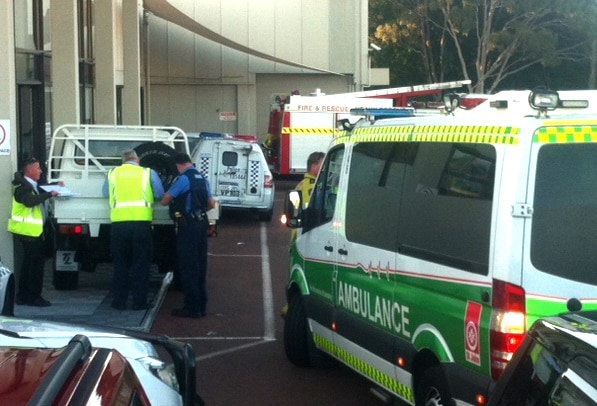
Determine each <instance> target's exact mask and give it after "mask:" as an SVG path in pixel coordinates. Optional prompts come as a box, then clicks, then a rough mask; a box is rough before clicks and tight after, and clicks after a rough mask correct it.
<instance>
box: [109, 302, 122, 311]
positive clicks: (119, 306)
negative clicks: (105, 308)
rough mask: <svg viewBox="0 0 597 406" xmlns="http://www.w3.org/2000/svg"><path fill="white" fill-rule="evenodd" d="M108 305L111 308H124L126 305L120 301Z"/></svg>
mask: <svg viewBox="0 0 597 406" xmlns="http://www.w3.org/2000/svg"><path fill="white" fill-rule="evenodd" d="M110 307H111V308H112V309H116V310H126V305H125V304H124V303H120V302H112V303H111V304H110Z"/></svg>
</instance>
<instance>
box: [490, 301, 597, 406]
mask: <svg viewBox="0 0 597 406" xmlns="http://www.w3.org/2000/svg"><path fill="white" fill-rule="evenodd" d="M511 405H525V406H539V405H541V406H543V405H558V406H560V405H562V406H563V405H571V406H572V405H573V406H589V405H597V311H587V312H579V313H570V314H565V315H561V316H558V317H548V318H545V319H540V320H538V321H536V322H535V324H534V325H533V326H532V327H531V329H530V330H529V331H528V333H527V335H526V338H525V340H524V342H523V344H522V345H521V347H520V348H519V349H518V351H517V352H516V353H515V355H514V357H513V358H512V361H511V362H510V363H509V364H508V366H507V367H506V369H505V371H504V374H503V375H502V377H501V378H500V379H499V380H498V381H497V383H496V385H495V387H494V389H493V390H492V394H491V396H490V398H489V403H488V406H511Z"/></svg>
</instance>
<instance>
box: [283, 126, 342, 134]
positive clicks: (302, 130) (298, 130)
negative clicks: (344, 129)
mask: <svg viewBox="0 0 597 406" xmlns="http://www.w3.org/2000/svg"><path fill="white" fill-rule="evenodd" d="M338 132H339V130H337V129H335V128H330V127H319V128H315V127H283V128H282V134H305V135H309V134H310V135H334V134H337V133H338Z"/></svg>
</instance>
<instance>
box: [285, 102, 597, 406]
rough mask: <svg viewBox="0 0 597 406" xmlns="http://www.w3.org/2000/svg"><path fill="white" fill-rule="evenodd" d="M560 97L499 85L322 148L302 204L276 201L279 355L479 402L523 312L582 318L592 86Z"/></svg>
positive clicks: (593, 219)
mask: <svg viewBox="0 0 597 406" xmlns="http://www.w3.org/2000/svg"><path fill="white" fill-rule="evenodd" d="M575 96H576V97H579V96H582V100H579V99H577V100H561V99H559V97H558V94H557V93H555V92H546V93H542V94H540V93H531V92H528V91H527V92H512V93H509V92H503V93H498V94H496V95H493V96H488V97H489V99H488V100H487V101H486V102H485V103H483V104H482V105H480V106H479V107H481V106H483V107H482V108H480V109H479V110H478V111H479V112H481V113H476V112H475V111H476V109H473V110H470V111H458V112H457V113H456V114H452V115H448V116H446V115H436V116H430V115H427V116H425V117H423V116H421V117H416V114H415V115H413V116H411V115H410V113H409V114H406V115H407V116H406V117H402V118H393V119H380V120H374V119H373V118H372V119H371V120H363V121H362V122H361V124H360V125H357V127H356V128H354V129H353V130H352V132H351V133H350V134H348V135H346V136H344V137H340V138H338V139H336V140H335V143H334V145H333V146H332V147H331V148H330V150H329V151H328V152H327V154H326V158H325V161H324V163H323V166H322V169H321V172H320V174H319V176H318V178H317V181H316V184H315V188H314V189H313V194H312V196H311V198H310V202H309V206H308V207H307V208H306V209H302V205H301V202H300V192H297V191H291V192H289V195H288V198H287V203H286V205H285V218H286V221H287V224H288V225H290V226H291V227H294V228H299V232H298V233H297V235H296V237H295V238H294V239H293V241H292V244H291V251H290V269H289V284H288V286H287V299H288V304H289V307H288V311H287V313H286V320H285V326H284V344H285V349H286V354H287V357H288V358H289V360H290V361H291V362H293V363H294V364H296V365H311V364H313V363H314V362H315V360H316V359H317V355H319V354H321V353H325V354H328V355H330V356H332V357H334V358H336V359H338V360H340V361H341V362H343V363H345V364H346V365H348V366H349V367H351V368H353V369H354V370H355V371H357V372H359V373H361V374H362V375H363V376H365V377H366V378H368V379H370V380H371V381H372V382H374V383H375V384H376V386H377V387H378V388H379V391H380V392H381V393H383V394H384V395H386V396H388V397H394V398H399V399H401V400H402V401H404V402H406V403H408V404H414V405H417V406H419V405H439V404H443V405H447V404H452V403H451V402H452V401H453V400H454V401H456V403H457V404H459V405H465V404H468V405H481V404H483V402H485V401H486V400H487V389H488V387H489V384H490V382H491V381H492V380H493V379H497V378H498V377H499V376H500V374H501V373H502V371H503V370H504V368H505V366H506V364H507V362H508V361H509V359H510V358H511V356H512V353H513V352H514V351H515V350H516V348H517V347H518V345H519V344H520V342H521V341H522V339H523V337H524V333H525V330H526V329H527V328H528V327H529V326H530V325H531V324H532V323H533V322H534V321H535V320H536V319H537V318H539V317H543V316H548V315H554V314H558V313H561V312H565V311H567V310H573V311H574V310H579V309H580V308H582V309H583V310H595V309H597V248H596V247H597V114H596V112H595V107H594V106H595V105H596V103H597V92H594V91H586V92H576V93H575ZM522 106H526V107H525V108H522ZM529 106H530V107H529ZM591 110H592V111H591ZM500 112H507V114H502V113H500ZM529 112H532V114H529ZM586 112H591V114H587V113H586Z"/></svg>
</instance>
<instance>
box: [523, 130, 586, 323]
mask: <svg viewBox="0 0 597 406" xmlns="http://www.w3.org/2000/svg"><path fill="white" fill-rule="evenodd" d="M571 124H572V123H571ZM596 125H597V123H590V125H586V126H578V125H569V126H557V127H554V128H549V127H545V128H539V129H538V130H537V134H536V135H535V137H534V139H535V140H539V139H541V140H545V141H547V142H545V143H540V142H538V141H537V142H535V143H534V144H533V153H532V156H531V165H530V168H531V171H530V176H529V179H530V180H529V186H528V192H527V193H528V196H529V201H528V202H527V203H528V205H529V206H530V207H532V212H531V214H529V215H528V217H527V219H526V220H527V221H525V233H524V234H525V244H524V266H523V275H522V284H523V288H524V289H525V291H526V297H527V313H528V315H527V327H528V326H530V325H531V323H532V322H533V321H534V320H535V319H536V318H538V317H542V316H546V315H554V314H557V313H561V312H565V311H567V310H575V309H576V310H577V308H576V307H573V308H572V309H570V308H567V306H566V305H567V303H570V304H571V305H573V306H579V305H582V309H583V310H590V309H595V308H596V307H597V304H596V303H597V273H596V272H595V269H597V250H595V247H596V246H597V232H596V230H597V182H595V179H597V160H595V156H597V143H593V142H584V140H586V139H595V137H597V131H596V130H595V129H596V127H595V126H596ZM556 133H557V134H558V138H557V142H556V139H555V137H542V134H556ZM560 134H562V135H565V134H570V136H568V137H566V138H564V137H563V136H560ZM576 134H582V135H583V137H582V138H581V137H577V136H576ZM552 139H553V142H552ZM564 139H566V140H567V142H562V140H564Z"/></svg>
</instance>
